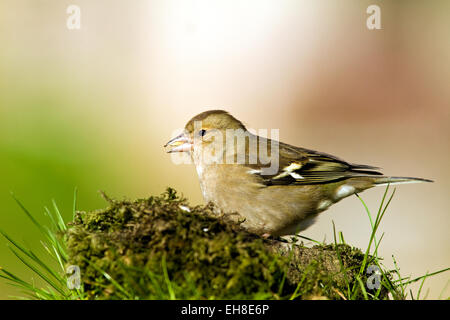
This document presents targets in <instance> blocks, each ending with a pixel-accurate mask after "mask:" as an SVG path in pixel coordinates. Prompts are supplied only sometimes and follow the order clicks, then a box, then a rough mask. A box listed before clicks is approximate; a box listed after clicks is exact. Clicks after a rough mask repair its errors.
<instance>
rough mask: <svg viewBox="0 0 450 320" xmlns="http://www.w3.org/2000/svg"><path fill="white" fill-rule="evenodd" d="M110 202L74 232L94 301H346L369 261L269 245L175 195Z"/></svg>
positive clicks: (332, 249)
mask: <svg viewBox="0 0 450 320" xmlns="http://www.w3.org/2000/svg"><path fill="white" fill-rule="evenodd" d="M107 200H108V201H109V207H108V208H106V209H103V210H97V211H93V212H77V214H76V216H75V219H74V221H73V222H72V223H71V224H70V228H69V230H68V232H67V247H68V252H69V263H70V264H72V265H78V266H79V267H80V269H81V277H82V283H83V285H84V290H85V292H86V293H87V296H88V297H89V298H93V299H123V298H127V299H167V298H177V299H267V298H268V299H272V298H275V299H278V298H289V297H292V295H293V293H294V292H295V296H296V297H299V298H331V299H340V298H342V292H345V291H346V290H347V289H348V285H353V283H354V282H355V274H354V273H355V272H356V271H355V270H359V266H360V264H361V262H362V259H363V255H362V253H361V251H360V250H358V249H353V248H351V247H349V246H347V245H339V246H337V247H336V246H315V247H313V248H306V247H303V246H293V244H289V243H286V242H281V241H277V240H266V239H262V238H260V237H258V236H256V235H254V234H251V233H248V232H247V231H245V230H243V229H242V228H241V227H240V226H239V224H236V223H231V222H230V221H229V220H230V219H227V217H226V216H216V215H214V213H213V210H212V207H211V206H209V205H208V206H197V207H189V206H188V204H187V202H186V200H185V199H183V198H181V197H179V196H178V195H177V194H176V192H175V191H174V190H173V189H168V190H167V191H166V192H165V193H164V194H162V195H161V196H155V197H150V198H148V199H140V200H136V201H133V202H132V201H117V200H111V199H107ZM337 248H338V250H336V249H337ZM337 252H338V254H337ZM342 266H343V267H342ZM341 270H346V271H345V272H343V271H341Z"/></svg>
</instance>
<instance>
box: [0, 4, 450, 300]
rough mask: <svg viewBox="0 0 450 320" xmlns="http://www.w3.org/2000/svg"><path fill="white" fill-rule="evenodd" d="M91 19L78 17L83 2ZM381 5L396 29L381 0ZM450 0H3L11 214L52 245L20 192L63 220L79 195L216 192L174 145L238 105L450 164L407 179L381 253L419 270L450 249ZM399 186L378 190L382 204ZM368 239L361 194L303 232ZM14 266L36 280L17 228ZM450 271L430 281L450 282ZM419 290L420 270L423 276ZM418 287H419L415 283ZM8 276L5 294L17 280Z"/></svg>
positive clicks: (0, 106) (1, 161) (333, 149)
mask: <svg viewBox="0 0 450 320" xmlns="http://www.w3.org/2000/svg"><path fill="white" fill-rule="evenodd" d="M71 4H75V5H77V6H79V8H80V9H81V20H80V21H81V28H80V29H74V30H70V29H68V28H67V25H66V23H67V19H68V18H69V16H70V14H67V13H66V9H67V7H68V6H69V5H71ZM371 4H376V5H379V6H380V8H381V28H382V29H381V30H369V29H368V28H367V27H366V20H367V18H368V17H369V14H367V13H366V9H367V7H368V6H369V5H371ZM449 39H450V2H449V1H445V0H442V1H419V0H417V1H411V0H409V1H389V2H386V1H376V0H373V1H361V0H352V1H345V2H344V1H339V0H334V1H331V0H330V1H320V2H319V1H312V0H311V1H301V0H281V1H273V0H258V1H206V0H201V1H190V0H187V1H185V0H183V1H170V0H169V1H168V0H164V1H163V0H159V1H138V0H136V1H132V2H130V1H124V0H120V1H119V0H89V1H88V0H71V1H62V0H61V1H54V0H39V1H36V0H27V1H25V0H2V1H0V229H2V230H4V231H6V232H7V233H9V234H10V235H11V236H12V237H13V238H15V239H17V240H19V241H21V242H22V243H25V244H27V245H29V246H30V247H31V248H33V249H35V250H36V251H37V252H41V251H42V250H41V249H40V244H39V240H40V238H39V233H38V231H37V230H36V228H35V227H34V226H33V225H32V224H31V223H30V222H29V221H28V220H27V218H26V217H25V215H24V214H23V213H22V212H21V210H20V208H19V207H18V206H17V204H15V202H14V200H13V198H12V197H11V195H10V192H11V191H12V192H14V194H15V195H16V197H18V198H19V199H20V200H21V201H22V202H23V203H24V205H25V206H26V207H27V208H28V209H29V210H30V211H31V212H32V213H33V214H35V215H36V216H37V217H38V220H39V221H43V222H44V221H46V220H45V217H44V214H43V212H44V207H45V206H51V200H52V199H55V200H56V202H57V203H58V205H59V207H60V209H61V211H62V212H63V214H64V217H65V218H66V220H70V218H71V208H72V197H73V191H74V188H75V187H78V208H79V209H80V210H91V209H96V208H101V207H104V206H105V205H106V203H105V201H104V200H102V198H101V197H100V196H99V193H98V190H104V191H105V192H106V193H107V194H108V195H110V196H113V197H117V198H120V199H122V198H128V199H134V198H137V197H148V196H150V195H155V194H160V193H161V192H163V191H164V189H165V188H166V187H167V186H171V187H174V188H176V189H177V190H178V191H180V192H182V193H183V194H184V195H185V196H186V197H187V198H188V199H189V200H190V202H191V204H200V203H202V198H201V193H200V189H199V185H198V181H197V176H196V172H195V169H194V167H193V166H190V165H186V164H184V165H175V164H173V163H172V161H171V158H170V157H169V155H168V154H166V153H165V152H164V150H163V148H162V146H163V145H164V143H165V142H167V141H168V140H169V138H171V135H172V134H173V132H174V131H175V130H176V129H178V128H181V127H183V126H184V124H185V123H186V122H187V121H188V120H189V119H190V118H191V117H192V116H194V115H196V114H197V113H199V112H202V111H205V110H208V109H212V108H215V109H217V108H221V109H226V110H228V111H229V112H230V113H231V114H233V115H234V116H236V117H237V118H238V119H240V120H242V121H243V122H244V123H245V124H246V125H247V126H248V127H250V128H253V129H260V128H265V129H269V130H270V129H273V128H277V129H280V139H281V140H282V141H284V142H287V143H290V144H294V145H299V146H303V147H307V148H311V149H315V150H320V151H324V152H327V153H331V154H334V155H336V156H339V157H341V158H343V159H346V160H348V161H350V162H355V163H367V164H372V165H375V166H380V167H382V168H383V171H384V172H385V173H386V174H388V175H400V176H401V175H404V176H417V177H423V178H430V179H434V180H435V183H433V184H413V185H404V186H399V187H398V188H397V192H396V195H395V197H394V200H393V202H392V203H391V205H390V208H389V209H388V212H387V214H386V216H385V218H384V221H383V222H382V224H381V226H380V229H381V231H383V232H385V235H384V238H383V241H382V243H381V246H380V249H379V253H380V255H381V256H384V257H385V265H386V266H388V267H393V263H392V255H394V256H395V258H396V260H397V262H398V264H399V266H400V271H401V273H402V275H404V276H409V275H411V276H412V277H417V276H422V275H424V274H425V273H426V272H433V271H437V270H440V269H443V268H446V267H448V266H449V265H450V241H449V240H450V235H449V232H448V230H449V223H450V214H449V209H448V208H449V205H450V198H449V190H450V166H449V163H450V148H449V141H450V118H449V116H450V90H449V83H450V60H449V59H448V57H449V56H450V41H449ZM383 192H384V189H383V188H380V189H372V190H369V191H366V192H365V193H364V194H362V197H363V199H364V200H365V201H366V202H367V204H368V206H369V208H370V209H372V210H373V211H376V209H377V208H378V205H379V203H380V200H381V197H382V194H383ZM332 220H333V221H334V222H335V224H336V228H337V229H338V230H342V231H343V233H344V236H345V239H346V241H347V242H349V243H351V244H352V245H354V246H358V247H361V248H366V247H367V244H368V241H369V236H370V223H369V221H368V218H367V215H366V213H365V211H364V208H363V206H362V205H361V203H360V202H359V200H358V199H357V198H356V197H351V198H349V199H347V200H345V201H342V202H340V203H339V204H337V205H335V206H333V207H332V208H330V210H328V211H326V212H325V213H323V214H322V215H321V217H320V219H319V221H318V222H317V223H316V224H315V225H313V226H312V227H310V228H309V229H308V230H306V231H305V232H304V235H305V236H308V237H311V238H313V239H317V240H323V239H326V240H327V241H328V242H332V241H333V232H332ZM0 266H2V267H5V268H8V269H9V270H14V271H16V272H17V273H18V274H19V275H20V276H22V277H23V278H24V279H27V280H29V279H31V278H32V277H34V279H36V277H35V276H33V275H31V274H30V272H29V271H27V268H26V267H24V266H23V265H21V264H20V262H18V260H17V259H16V258H15V257H14V256H13V255H12V254H11V253H10V252H9V250H8V248H7V246H6V240H5V239H3V238H2V239H1V240H0ZM449 278H450V276H449V273H444V274H440V275H437V276H434V277H431V278H429V279H427V280H426V282H425V284H424V288H423V289H422V291H423V293H425V292H426V290H428V289H429V293H428V296H427V297H428V298H433V299H435V298H438V297H439V296H441V297H442V298H446V297H448V296H449V295H450V288H448V287H447V288H446V284H448V282H449ZM414 288H415V290H417V288H418V285H416V286H415V287H413V291H414ZM414 292H415V291H414ZM18 294H19V293H18V291H17V290H16V289H15V288H13V287H11V286H8V285H6V284H5V283H4V281H0V298H3V299H7V298H9V297H11V296H14V295H18Z"/></svg>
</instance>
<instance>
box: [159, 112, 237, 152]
mask: <svg viewBox="0 0 450 320" xmlns="http://www.w3.org/2000/svg"><path fill="white" fill-rule="evenodd" d="M239 129H241V130H242V131H245V130H246V129H245V126H244V125H243V124H242V122H240V121H239V120H237V119H236V118H234V117H233V116H232V115H230V114H229V113H228V112H226V111H224V110H210V111H205V112H202V113H200V114H198V115H196V116H195V117H193V118H192V119H191V120H189V121H188V123H187V124H186V126H185V127H184V130H183V132H182V133H181V134H180V135H178V136H176V137H175V138H173V139H172V140H170V141H169V142H168V143H167V144H166V145H165V147H168V150H167V152H191V151H193V152H196V151H197V150H204V149H211V150H212V149H214V150H218V149H219V147H220V148H222V146H223V145H224V143H225V138H226V132H227V130H239ZM219 144H220V146H219Z"/></svg>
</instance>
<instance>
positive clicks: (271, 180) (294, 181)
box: [165, 110, 432, 236]
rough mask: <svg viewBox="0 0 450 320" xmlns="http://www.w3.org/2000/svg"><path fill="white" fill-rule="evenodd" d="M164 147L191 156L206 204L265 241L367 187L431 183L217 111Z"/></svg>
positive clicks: (193, 121) (299, 227)
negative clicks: (267, 133) (288, 140)
mask: <svg viewBox="0 0 450 320" xmlns="http://www.w3.org/2000/svg"><path fill="white" fill-rule="evenodd" d="M165 147H168V148H169V149H168V151H167V152H188V153H189V154H190V155H191V158H192V160H193V163H194V164H195V166H196V169H197V173H198V177H199V181H200V187H201V190H202V193H203V197H204V199H205V201H206V202H212V203H213V204H214V205H215V207H216V208H218V209H219V210H220V212H222V213H237V214H238V217H239V216H241V217H243V218H244V219H243V220H244V222H242V226H243V227H245V228H246V229H248V230H249V231H250V232H254V233H257V234H260V235H264V236H268V235H272V236H282V235H290V234H297V233H298V232H300V231H302V230H305V229H306V228H307V227H309V226H310V225H311V224H313V223H314V220H315V218H316V217H317V215H318V214H319V213H320V212H322V211H324V210H326V209H328V208H329V207H330V206H331V205H332V204H334V203H336V202H338V201H340V200H342V199H344V198H346V197H348V196H350V195H353V194H355V193H360V192H362V191H364V190H366V189H369V188H372V187H374V186H381V185H387V184H400V183H413V182H432V181H431V180H427V179H421V178H409V177H391V176H384V175H383V174H382V173H380V172H378V171H377V170H378V169H379V168H377V167H372V166H368V165H359V164H352V163H348V162H346V161H344V160H341V159H339V158H337V157H335V156H332V155H329V154H326V153H323V152H318V151H314V150H309V149H305V148H300V147H295V146H292V145H288V144H285V143H282V142H278V141H276V140H275V139H267V138H263V137H260V136H257V135H255V134H252V133H250V132H249V131H247V129H246V128H245V126H244V125H243V124H242V122H240V121H239V120H237V119H236V118H234V117H233V116H231V115H230V114H229V113H228V112H226V111H223V110H210V111H206V112H203V113H200V114H198V115H196V116H195V117H193V118H192V119H191V120H190V121H189V122H188V123H187V124H186V126H185V129H184V131H183V133H182V134H180V135H179V136H177V137H175V138H173V139H172V140H170V141H169V142H168V143H167V144H166V145H165Z"/></svg>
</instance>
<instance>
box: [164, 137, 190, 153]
mask: <svg viewBox="0 0 450 320" xmlns="http://www.w3.org/2000/svg"><path fill="white" fill-rule="evenodd" d="M164 148H169V149H168V150H167V152H168V153H171V152H186V151H191V149H192V141H191V139H190V138H189V137H188V135H187V134H186V132H183V133H182V134H180V135H178V136H176V137H175V138H173V139H171V140H170V141H169V142H167V143H166V144H165V145H164Z"/></svg>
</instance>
